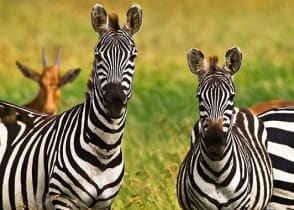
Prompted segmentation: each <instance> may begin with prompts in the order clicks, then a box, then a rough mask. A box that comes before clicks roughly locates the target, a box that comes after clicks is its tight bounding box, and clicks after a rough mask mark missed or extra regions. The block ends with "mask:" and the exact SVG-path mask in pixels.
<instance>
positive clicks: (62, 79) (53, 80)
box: [16, 48, 80, 114]
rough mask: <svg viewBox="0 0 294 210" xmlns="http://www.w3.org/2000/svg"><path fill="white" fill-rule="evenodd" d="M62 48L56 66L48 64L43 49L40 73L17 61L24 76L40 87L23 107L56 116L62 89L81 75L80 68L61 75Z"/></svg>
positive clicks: (58, 53)
mask: <svg viewBox="0 0 294 210" xmlns="http://www.w3.org/2000/svg"><path fill="white" fill-rule="evenodd" d="M60 55H61V51H60V48H59V49H58V51H57V55H56V58H55V62H54V65H49V64H48V59H47V55H46V51H45V49H44V48H43V49H42V62H43V71H42V73H39V72H37V71H35V70H33V69H32V68H29V67H27V66H26V65H24V64H21V63H20V62H18V61H16V65H17V66H18V68H19V69H20V71H21V72H22V73H23V75H24V76H25V77H27V78H29V79H31V80H33V81H35V82H37V83H38V85H39V92H38V94H37V95H36V96H35V98H34V99H33V100H32V101H31V102H29V103H27V104H25V105H23V106H24V107H26V108H29V109H32V110H36V111H39V112H43V113H47V114H56V113H57V109H58V104H59V102H60V95H61V90H60V89H61V87H62V86H64V85H65V84H67V83H70V82H73V81H74V80H75V79H76V78H77V76H78V75H79V73H80V68H74V69H70V70H68V71H67V72H66V73H65V74H64V75H63V76H61V75H60V70H59V65H60Z"/></svg>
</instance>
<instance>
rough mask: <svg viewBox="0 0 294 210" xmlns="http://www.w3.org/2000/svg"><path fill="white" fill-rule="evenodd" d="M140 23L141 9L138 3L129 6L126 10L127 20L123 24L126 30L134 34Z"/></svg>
mask: <svg viewBox="0 0 294 210" xmlns="http://www.w3.org/2000/svg"><path fill="white" fill-rule="evenodd" d="M141 24H142V9H141V7H140V6H139V5H138V4H135V5H133V6H131V7H130V9H129V10H128V12H127V22H126V25H125V29H126V31H128V32H129V33H130V34H132V35H134V34H135V33H136V32H137V31H139V29H140V27H141Z"/></svg>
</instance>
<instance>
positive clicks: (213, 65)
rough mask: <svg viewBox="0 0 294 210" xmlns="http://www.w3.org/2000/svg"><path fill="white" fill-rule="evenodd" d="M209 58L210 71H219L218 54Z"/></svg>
mask: <svg viewBox="0 0 294 210" xmlns="http://www.w3.org/2000/svg"><path fill="white" fill-rule="evenodd" d="M208 60H209V71H210V72H215V71H218V69H219V68H218V66H217V62H218V57H217V56H215V55H214V56H210V57H209V58H208Z"/></svg>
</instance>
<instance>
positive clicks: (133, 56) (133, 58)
mask: <svg viewBox="0 0 294 210" xmlns="http://www.w3.org/2000/svg"><path fill="white" fill-rule="evenodd" d="M136 57H137V55H136V54H132V55H130V58H129V60H130V61H131V62H134V61H135V58H136Z"/></svg>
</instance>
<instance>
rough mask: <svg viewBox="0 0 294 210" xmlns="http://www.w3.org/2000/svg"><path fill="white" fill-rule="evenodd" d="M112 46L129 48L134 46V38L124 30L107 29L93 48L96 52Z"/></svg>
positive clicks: (109, 48)
mask: <svg viewBox="0 0 294 210" xmlns="http://www.w3.org/2000/svg"><path fill="white" fill-rule="evenodd" d="M113 47H115V48H116V47H120V48H122V49H124V50H131V49H132V48H134V47H135V42H134V39H133V38H132V37H131V36H130V35H129V34H128V33H127V32H125V31H123V30H118V31H116V32H114V31H108V32H107V33H105V34H104V35H103V36H102V37H101V39H100V42H99V43H98V44H97V47H96V49H95V51H96V52H98V51H100V52H102V51H107V50H111V49H112V48H113Z"/></svg>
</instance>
